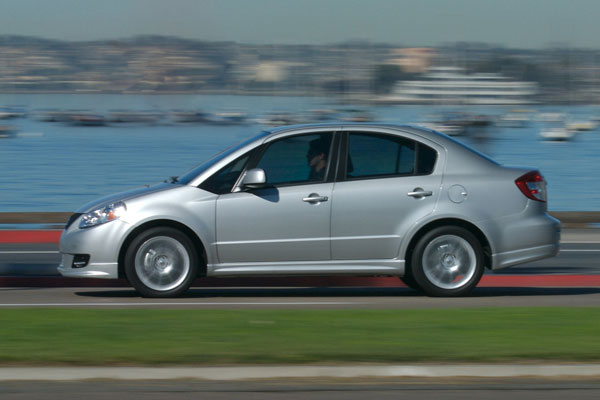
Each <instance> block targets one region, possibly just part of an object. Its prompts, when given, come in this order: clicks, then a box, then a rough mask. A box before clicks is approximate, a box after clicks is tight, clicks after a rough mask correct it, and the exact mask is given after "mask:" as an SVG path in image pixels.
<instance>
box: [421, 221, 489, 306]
mask: <svg viewBox="0 0 600 400" xmlns="http://www.w3.org/2000/svg"><path fill="white" fill-rule="evenodd" d="M483 268H484V257H483V249H482V247H481V244H480V243H479V240H477V238H476V237H475V236H474V235H473V234H472V233H471V232H469V231H468V230H466V229H464V228H461V227H458V226H444V227H439V228H435V229H433V230H431V231H429V232H427V233H426V234H425V235H424V236H423V237H422V238H421V239H419V241H418V242H417V244H416V246H415V248H414V251H413V253H412V258H411V272H412V276H413V277H414V280H415V282H416V283H417V284H418V285H419V287H420V288H421V289H422V290H423V291H424V292H425V293H427V294H428V295H430V296H463V295H465V294H467V293H469V292H470V291H471V290H472V289H473V288H474V287H475V286H476V285H477V283H478V282H479V280H480V279H481V276H482V275H483Z"/></svg>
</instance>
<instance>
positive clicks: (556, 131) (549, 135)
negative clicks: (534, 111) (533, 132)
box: [540, 127, 576, 142]
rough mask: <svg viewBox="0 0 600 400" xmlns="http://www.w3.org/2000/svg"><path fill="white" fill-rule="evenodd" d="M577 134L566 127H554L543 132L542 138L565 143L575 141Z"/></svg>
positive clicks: (541, 133)
mask: <svg viewBox="0 0 600 400" xmlns="http://www.w3.org/2000/svg"><path fill="white" fill-rule="evenodd" d="M575 133H576V132H575V131H571V130H569V129H567V128H565V127H554V128H547V129H544V130H542V131H541V132H540V136H541V138H542V139H543V140H548V141H559V142H564V141H567V140H571V139H573V137H575Z"/></svg>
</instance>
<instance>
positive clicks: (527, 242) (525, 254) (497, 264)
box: [492, 213, 560, 270]
mask: <svg viewBox="0 0 600 400" xmlns="http://www.w3.org/2000/svg"><path fill="white" fill-rule="evenodd" d="M503 222H504V223H503V224H502V225H503V228H502V230H501V234H499V235H498V237H497V238H496V240H495V241H494V242H495V243H496V244H498V246H496V248H495V250H496V251H495V252H494V253H493V254H492V269H493V270H497V269H502V268H508V267H511V266H513V265H517V264H523V263H526V262H531V261H536V260H541V259H543V258H549V257H554V256H556V255H557V254H558V253H559V251H560V221H559V220H557V219H556V218H553V217H551V216H550V215H548V214H545V213H544V214H540V215H535V216H521V218H515V219H511V220H506V221H503Z"/></svg>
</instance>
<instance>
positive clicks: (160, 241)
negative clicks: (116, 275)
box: [125, 227, 199, 297]
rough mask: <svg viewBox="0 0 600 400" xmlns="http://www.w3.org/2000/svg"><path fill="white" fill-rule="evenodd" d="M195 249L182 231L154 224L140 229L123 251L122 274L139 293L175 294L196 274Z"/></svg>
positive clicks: (182, 291) (181, 292) (152, 295)
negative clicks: (152, 226) (154, 225)
mask: <svg viewBox="0 0 600 400" xmlns="http://www.w3.org/2000/svg"><path fill="white" fill-rule="evenodd" d="M198 263H199V261H198V252H197V251H196V249H195V247H194V244H193V242H192V241H191V240H190V238H189V237H188V236H187V235H185V234H184V233H183V232H181V231H179V230H177V229H174V228H170V227H155V228H151V229H148V230H146V231H143V232H142V233H140V234H139V235H138V236H137V237H136V238H135V239H133V241H132V242H131V244H130V245H129V247H128V248H127V252H126V253H125V275H126V277H127V280H128V281H129V283H130V284H131V285H132V286H133V287H134V288H135V289H136V290H137V291H138V292H139V293H140V294H141V295H142V296H143V297H177V296H180V295H181V294H183V293H184V292H186V291H187V290H188V289H189V287H190V286H191V285H192V283H193V282H194V279H195V278H196V276H197V275H198Z"/></svg>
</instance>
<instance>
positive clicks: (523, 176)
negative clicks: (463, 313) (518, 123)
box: [59, 124, 560, 297]
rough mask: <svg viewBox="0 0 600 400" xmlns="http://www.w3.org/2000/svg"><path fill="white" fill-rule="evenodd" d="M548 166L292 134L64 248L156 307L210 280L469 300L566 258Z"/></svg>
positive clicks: (87, 272) (97, 213)
mask: <svg viewBox="0 0 600 400" xmlns="http://www.w3.org/2000/svg"><path fill="white" fill-rule="evenodd" d="M546 211H547V205H546V181H545V180H544V178H543V177H542V175H541V174H540V172H539V171H538V170H536V169H535V168H523V167H506V166H502V165H500V164H498V163H497V162H495V161H493V160H491V159H490V158H488V157H486V156H485V155H483V154H481V153H479V152H477V151H475V150H473V149H472V148H469V147H468V146H465V145H464V144H462V143H460V142H458V141H456V140H454V139H452V138H450V137H448V136H446V135H443V134H441V133H438V132H435V131H432V130H427V129H423V128H420V127H415V126H394V125H378V124H369V125H365V124H327V125H303V126H293V127H282V128H277V129H273V130H271V131H268V132H263V133H261V134H259V135H258V136H255V137H253V138H252V139H250V140H247V141H245V142H243V143H240V144H239V145H237V146H234V147H232V148H230V149H228V150H226V151H224V152H222V153H220V154H218V155H216V156H215V157H214V158H212V159H210V160H209V161H207V162H205V163H204V164H201V165H199V166H198V167H196V168H194V169H192V170H190V171H189V172H187V173H186V174H185V175H183V176H180V177H178V178H171V179H170V180H169V181H165V182H162V183H159V184H156V185H153V186H148V187H143V188H139V189H136V190H132V191H129V192H124V193H119V194H116V195H112V196H108V197H106V198H103V199H100V200H98V201H95V202H93V203H90V204H87V205H85V206H83V207H82V208H81V209H80V210H79V211H78V212H77V213H76V214H74V215H73V216H72V217H71V218H70V219H69V221H68V223H67V226H66V228H65V230H64V232H63V234H62V237H61V240H60V250H61V253H62V263H61V265H60V267H59V271H60V273H61V274H62V275H64V276H68V277H96V278H108V279H116V278H127V280H128V281H129V282H130V284H131V285H132V286H133V287H135V288H136V289H137V291H138V292H139V293H140V294H141V295H143V296H147V297H172V296H178V295H181V294H182V293H184V292H185V291H186V290H187V289H188V288H189V287H190V285H192V283H193V282H194V280H195V279H196V278H198V277H203V276H214V277H228V276H229V277H231V276H238V277H241V276H298V275H334V274H343V275H354V276H360V275H364V276H369V275H371V276H373V275H378V276H397V277H399V278H400V279H402V280H403V281H404V282H405V283H406V284H407V285H408V286H410V287H413V288H415V289H419V290H422V291H423V292H425V293H426V294H428V295H431V296H460V295H465V294H467V293H469V291H470V290H471V289H473V288H474V287H475V286H476V285H477V283H478V282H479V280H480V279H481V276H482V274H483V271H484V268H489V269H492V270H497V269H500V268H506V267H510V266H513V265H516V264H520V263H524V262H529V261H533V260H538V259H542V258H545V257H552V256H554V255H556V254H557V253H558V251H559V238H560V228H559V221H558V220H556V219H554V218H552V217H551V216H549V215H548V214H547V212H546Z"/></svg>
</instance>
